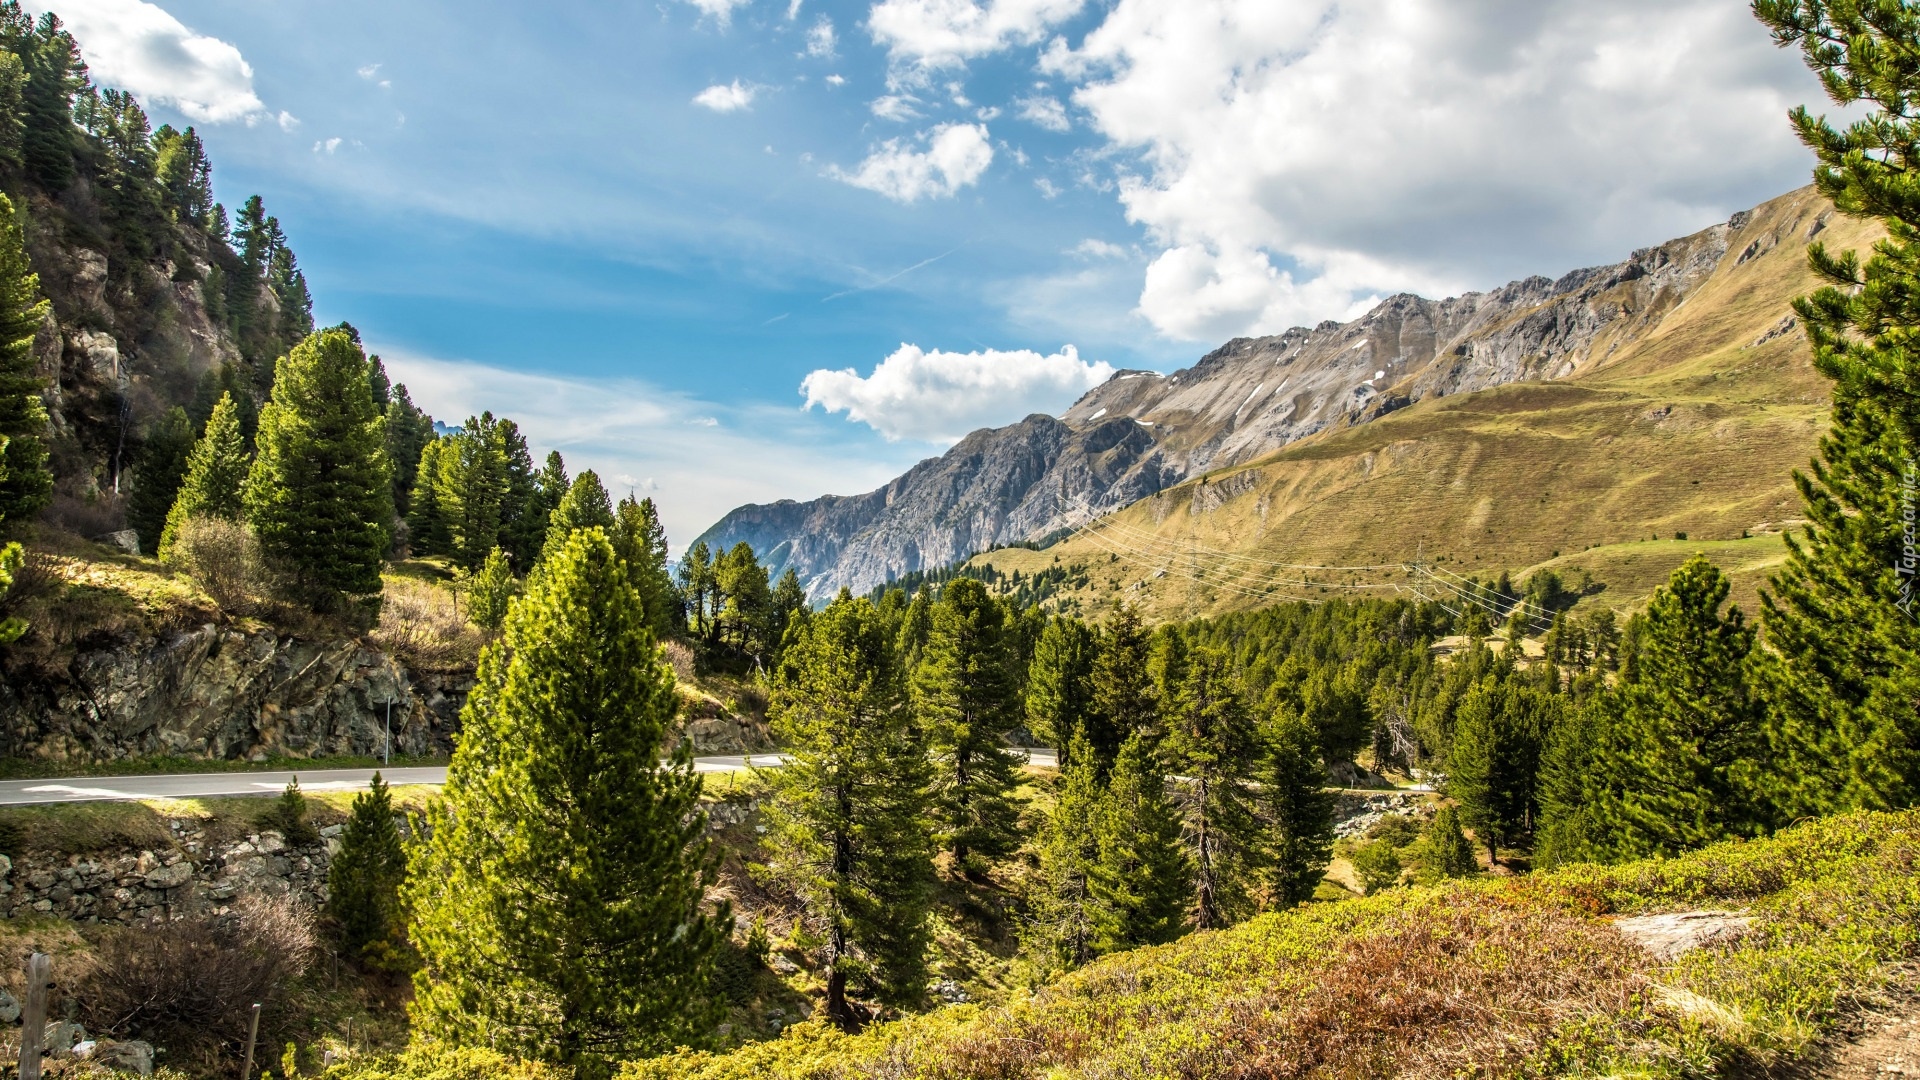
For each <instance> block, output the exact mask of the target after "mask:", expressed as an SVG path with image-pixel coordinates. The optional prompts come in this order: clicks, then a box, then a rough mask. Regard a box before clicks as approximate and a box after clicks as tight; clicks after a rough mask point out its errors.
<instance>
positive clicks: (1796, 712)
mask: <svg viewBox="0 0 1920 1080" xmlns="http://www.w3.org/2000/svg"><path fill="white" fill-rule="evenodd" d="M1753 9H1754V13H1755V14H1756V15H1757V16H1759V17H1760V19H1761V20H1762V21H1764V22H1766V23H1767V24H1768V25H1769V26H1770V27H1771V28H1772V30H1773V36H1774V40H1775V41H1776V42H1778V43H1779V44H1781V45H1797V46H1799V47H1800V49H1801V51H1802V54H1803V55H1804V57H1805V59H1806V62H1807V66H1808V67H1810V68H1812V69H1813V71H1814V72H1815V73H1816V74H1818V75H1819V76H1820V78H1821V82H1822V85H1823V87H1824V88H1825V90H1826V92H1827V95H1828V96H1829V97H1830V98H1832V99H1833V101H1834V102H1835V103H1836V104H1838V105H1841V106H1850V107H1853V108H1855V109H1856V110H1858V109H1859V107H1860V106H1862V105H1867V106H1872V108H1871V109H1866V110H1860V111H1864V112H1865V115H1863V116H1859V117H1858V118H1857V119H1854V120H1852V121H1850V123H1849V125H1848V126H1847V127H1845V128H1844V129H1836V128H1834V127H1833V126H1832V125H1830V124H1829V123H1828V122H1827V121H1826V120H1825V118H1823V117H1815V116H1813V115H1812V114H1810V113H1809V112H1808V111H1807V110H1806V109H1805V108H1798V109H1795V110H1794V111H1793V113H1792V123H1793V126H1794V128H1795V129H1796V131H1797V133H1798V134H1799V136H1800V139H1801V141H1802V142H1804V143H1806V144H1807V146H1808V148H1810V149H1811V150H1812V151H1813V153H1814V157H1815V158H1816V160H1817V161H1818V162H1819V164H1818V167H1817V168H1816V169H1815V170H1814V177H1813V180H1814V186H1815V187H1816V188H1817V189H1818V190H1819V192H1820V194H1822V195H1824V196H1825V197H1826V198H1828V199H1830V200H1832V202H1833V204H1834V206H1835V208H1837V209H1838V210H1839V211H1840V212H1841V213H1843V214H1848V215H1851V216H1854V217H1859V218H1868V219H1875V220H1877V221H1878V222H1879V223H1880V224H1881V225H1883V226H1884V227H1885V229H1886V232H1887V236H1886V238H1885V239H1884V240H1881V241H1880V242H1879V243H1877V244H1875V245H1874V248H1873V251H1872V253H1871V254H1870V255H1869V256H1868V257H1867V258H1866V260H1865V261H1864V263H1863V262H1862V260H1861V258H1860V256H1859V254H1858V253H1855V252H1846V253H1843V254H1840V255H1834V254H1832V253H1831V252H1829V251H1828V250H1827V249H1826V247H1825V246H1824V245H1823V244H1819V243H1815V244H1814V245H1812V246H1811V247H1810V248H1809V249H1808V253H1807V254H1808V260H1809V262H1810V264H1811V265H1812V267H1813V269H1814V271H1815V272H1816V273H1817V274H1819V275H1820V276H1821V277H1822V278H1824V279H1825V280H1826V281H1827V282H1828V285H1827V286H1826V287H1825V288H1822V289H1821V290H1819V291H1818V292H1816V293H1814V294H1813V295H1811V296H1807V297H1802V298H1801V299H1799V300H1797V301H1795V302H1794V312H1795V313H1796V314H1797V315H1798V316H1799V318H1800V322H1801V324H1802V325H1803V326H1805V327H1806V330H1807V337H1808V339H1809V340H1810V341H1811V342H1812V344H1813V362H1814V366H1815V367H1816V368H1817V369H1818V370H1819V371H1820V372H1821V374H1823V375H1825V376H1826V377H1827V378H1828V379H1831V380H1832V382H1833V411H1832V414H1831V421H1830V422H1831V425H1832V426H1831V427H1830V428H1829V430H1828V432H1827V435H1826V436H1825V438H1823V439H1822V440H1821V443H1820V457H1819V459H1818V460H1817V461H1815V462H1814V463H1813V467H1812V470H1811V473H1810V474H1796V475H1795V482H1796V483H1797V485H1798V486H1799V489H1800V494H1801V498H1802V500H1803V501H1804V503H1805V505H1806V510H1805V516H1806V518H1807V525H1806V526H1805V527H1804V528H1803V529H1802V530H1801V532H1800V534H1799V535H1798V536H1796V537H1793V538H1791V539H1790V540H1789V546H1788V558H1787V566H1786V568H1785V569H1784V570H1783V571H1781V572H1780V573H1779V574H1778V575H1776V576H1775V577H1774V579H1773V588H1772V590H1771V591H1770V594H1768V595H1765V596H1763V598H1762V604H1763V614H1764V618H1765V625H1766V631H1767V643H1768V645H1770V646H1771V650H1770V651H1769V652H1768V653H1765V654H1762V656H1761V657H1760V658H1758V664H1757V666H1758V667H1759V668H1760V669H1761V671H1760V673H1759V674H1760V677H1761V679H1762V681H1763V684H1764V685H1765V686H1766V689H1767V693H1766V697H1767V699H1768V704H1769V710H1770V717H1769V725H1768V726H1769V732H1770V738H1771V741H1772V743H1773V745H1774V746H1775V747H1777V752H1778V761H1777V766H1776V767H1775V768H1774V769H1773V770H1772V773H1773V782H1772V785H1771V786H1772V788H1773V791H1772V792H1771V796H1772V798H1773V800H1774V801H1776V802H1777V803H1778V804H1779V806H1780V812H1781V814H1782V815H1783V816H1784V817H1789V818H1790V817H1795V816H1799V815H1804V814H1828V813H1835V812H1838V811H1842V810H1851V809H1858V808H1864V809H1891V808H1895V807H1905V806H1912V805H1914V804H1915V803H1920V709H1917V708H1916V707H1915V702H1916V701H1920V621H1916V617H1920V557H1916V555H1915V550H1916V544H1915V533H1914V525H1913V521H1914V514H1915V506H1916V503H1920V364H1916V363H1915V361H1914V352H1913V349H1914V346H1913V344H1912V339H1913V333H1914V329H1915V325H1916V323H1920V316H1916V315H1915V313H1914V309H1913V305H1912V304H1911V303H1910V302H1909V301H1908V300H1907V299H1906V297H1908V296H1909V295H1911V294H1912V293H1913V292H1914V291H1915V289H1916V288H1917V287H1920V258H1916V256H1917V255H1920V190H1916V188H1915V186H1914V184H1913V180H1912V177H1913V171H1914V169H1915V168H1916V167H1920V149H1917V147H1920V120H1917V119H1915V117H1914V115H1913V106H1912V102H1913V100H1914V97H1915V95H1916V93H1920V69H1916V68H1915V66H1914V65H1913V63H1912V61H1911V59H1910V57H1911V56H1912V55H1913V53H1914V50H1915V49H1916V48H1920V12H1917V11H1915V10H1914V9H1913V8H1912V7H1911V6H1910V5H1907V4H1897V3H1869V2H1865V0H1830V2H1818V3H1816V2H1813V0H1757V2H1756V3H1755V4H1754V5H1753Z"/></svg>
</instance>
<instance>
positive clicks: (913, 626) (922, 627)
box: [887, 588, 933, 671]
mask: <svg viewBox="0 0 1920 1080" xmlns="http://www.w3.org/2000/svg"><path fill="white" fill-rule="evenodd" d="M901 592H902V590H899V589H892V590H889V591H888V593H887V598H888V599H892V598H893V597H894V596H895V595H897V594H900V593H901ZM932 635H933V590H932V589H930V588H922V589H920V590H919V591H917V592H915V593H914V594H913V599H912V600H910V601H908V602H907V607H906V610H905V611H904V612H902V613H901V615H900V629H899V631H898V632H897V633H896V634H894V641H895V643H896V644H895V648H897V649H899V650H900V662H901V663H902V664H905V665H906V667H907V670H909V671H912V670H913V669H914V668H916V667H919V666H920V654H921V652H923V651H924V650H925V649H926V647H927V639H928V638H929V637H931V636H932Z"/></svg>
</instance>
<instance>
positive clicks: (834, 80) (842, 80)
mask: <svg viewBox="0 0 1920 1080" xmlns="http://www.w3.org/2000/svg"><path fill="white" fill-rule="evenodd" d="M827 85H828V86H845V85H847V77H846V76H845V75H829V76H827Z"/></svg>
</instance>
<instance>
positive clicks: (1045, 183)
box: [1033, 176, 1060, 199]
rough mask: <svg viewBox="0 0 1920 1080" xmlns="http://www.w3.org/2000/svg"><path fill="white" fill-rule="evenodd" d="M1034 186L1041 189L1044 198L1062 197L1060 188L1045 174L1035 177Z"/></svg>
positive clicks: (1041, 195)
mask: <svg viewBox="0 0 1920 1080" xmlns="http://www.w3.org/2000/svg"><path fill="white" fill-rule="evenodd" d="M1033 186H1034V187H1036V188H1038V189H1039V191H1040V197H1041V198H1043V199H1057V198H1059V197H1060V188H1059V187H1058V186H1057V185H1055V184H1054V182H1053V181H1051V180H1049V179H1047V178H1046V177H1044V176H1036V177H1034V178H1033Z"/></svg>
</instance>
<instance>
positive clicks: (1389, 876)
mask: <svg viewBox="0 0 1920 1080" xmlns="http://www.w3.org/2000/svg"><path fill="white" fill-rule="evenodd" d="M1475 610H1479V609H1477V608H1476V609H1475ZM1348 861H1350V862H1351V863H1353V873H1354V876H1355V877H1358V878H1359V879H1360V892H1361V893H1362V894H1363V895H1366V896H1372V895H1373V894H1374V893H1377V892H1379V891H1380V890H1382V889H1391V888H1393V887H1394V886H1395V885H1398V884H1399V883H1400V875H1401V873H1402V872H1404V871H1405V869H1406V867H1405V865H1404V864H1402V863H1401V861H1400V853H1399V852H1398V851H1396V850H1394V847H1393V845H1392V844H1391V843H1388V842H1387V841H1385V840H1374V841H1371V842H1369V843H1365V844H1361V845H1360V846H1359V847H1356V848H1354V849H1353V854H1352V855H1351V856H1350V857H1349V859H1348Z"/></svg>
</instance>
